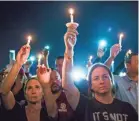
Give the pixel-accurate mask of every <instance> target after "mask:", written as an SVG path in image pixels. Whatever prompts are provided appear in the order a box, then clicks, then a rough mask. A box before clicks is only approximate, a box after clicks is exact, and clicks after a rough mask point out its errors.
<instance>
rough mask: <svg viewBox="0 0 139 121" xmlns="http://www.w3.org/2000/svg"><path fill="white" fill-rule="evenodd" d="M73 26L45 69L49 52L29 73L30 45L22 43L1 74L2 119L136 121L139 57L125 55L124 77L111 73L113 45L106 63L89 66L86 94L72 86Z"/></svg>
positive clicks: (116, 47)
mask: <svg viewBox="0 0 139 121" xmlns="http://www.w3.org/2000/svg"><path fill="white" fill-rule="evenodd" d="M77 35H78V31H77V25H76V24H75V23H70V24H69V25H68V29H67V32H66V33H65V35H64V43H65V52H64V54H63V55H64V56H59V57H57V58H56V61H55V68H50V67H49V62H48V57H49V51H48V50H47V49H46V50H43V55H44V57H43V59H42V63H41V64H40V65H38V66H37V69H36V70H35V71H36V75H31V73H30V67H31V66H32V63H31V62H30V61H27V60H28V57H29V55H30V51H31V47H30V45H27V44H26V45H23V46H22V47H21V48H20V50H19V51H18V53H17V55H16V59H15V61H14V62H12V64H11V65H12V66H11V67H10V69H8V71H7V70H6V69H4V70H3V71H2V72H1V78H0V79H1V80H0V121H137V120H138V54H137V53H134V52H131V53H129V52H127V53H126V55H125V58H124V64H125V68H126V75H125V76H122V77H121V76H118V75H113V74H112V72H111V70H110V67H111V65H112V61H113V60H114V59H115V58H116V56H117V55H118V54H119V53H120V51H121V49H122V47H121V46H120V45H119V44H115V45H113V46H112V47H111V49H110V56H109V57H108V59H107V60H106V61H105V62H104V63H101V62H95V63H92V62H89V65H88V75H87V81H86V82H88V95H84V94H82V92H81V91H80V90H79V89H78V87H77V86H76V85H75V83H74V80H73V78H72V75H71V72H72V69H73V67H74V65H73V63H74V60H73V56H74V53H75V52H74V47H75V45H76V43H77V42H76V41H77Z"/></svg>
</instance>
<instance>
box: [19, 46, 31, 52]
mask: <svg viewBox="0 0 139 121" xmlns="http://www.w3.org/2000/svg"><path fill="white" fill-rule="evenodd" d="M20 52H21V53H22V54H26V53H29V52H30V46H27V45H24V46H22V47H21V49H20Z"/></svg>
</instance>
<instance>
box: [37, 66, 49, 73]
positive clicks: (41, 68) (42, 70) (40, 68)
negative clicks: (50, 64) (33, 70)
mask: <svg viewBox="0 0 139 121" xmlns="http://www.w3.org/2000/svg"><path fill="white" fill-rule="evenodd" d="M46 72H49V73H51V69H50V68H46V66H45V65H44V64H42V65H40V66H38V69H37V73H38V74H44V73H46Z"/></svg>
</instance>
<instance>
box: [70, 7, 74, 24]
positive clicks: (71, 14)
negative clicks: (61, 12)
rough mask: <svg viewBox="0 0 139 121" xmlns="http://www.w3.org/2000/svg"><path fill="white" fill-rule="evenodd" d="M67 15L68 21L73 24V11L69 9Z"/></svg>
mask: <svg viewBox="0 0 139 121" xmlns="http://www.w3.org/2000/svg"><path fill="white" fill-rule="evenodd" d="M69 13H70V20H71V23H73V13H74V10H73V9H72V8H70V9H69Z"/></svg>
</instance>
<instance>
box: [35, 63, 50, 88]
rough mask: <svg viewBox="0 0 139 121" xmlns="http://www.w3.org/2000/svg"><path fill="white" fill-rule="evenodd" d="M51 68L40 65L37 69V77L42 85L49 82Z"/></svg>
mask: <svg viewBox="0 0 139 121" xmlns="http://www.w3.org/2000/svg"><path fill="white" fill-rule="evenodd" d="M50 75H51V69H50V68H49V69H47V68H46V67H45V66H44V65H40V66H39V67H38V69H37V77H38V80H39V82H40V84H41V85H42V87H45V86H47V85H48V84H50Z"/></svg>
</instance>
